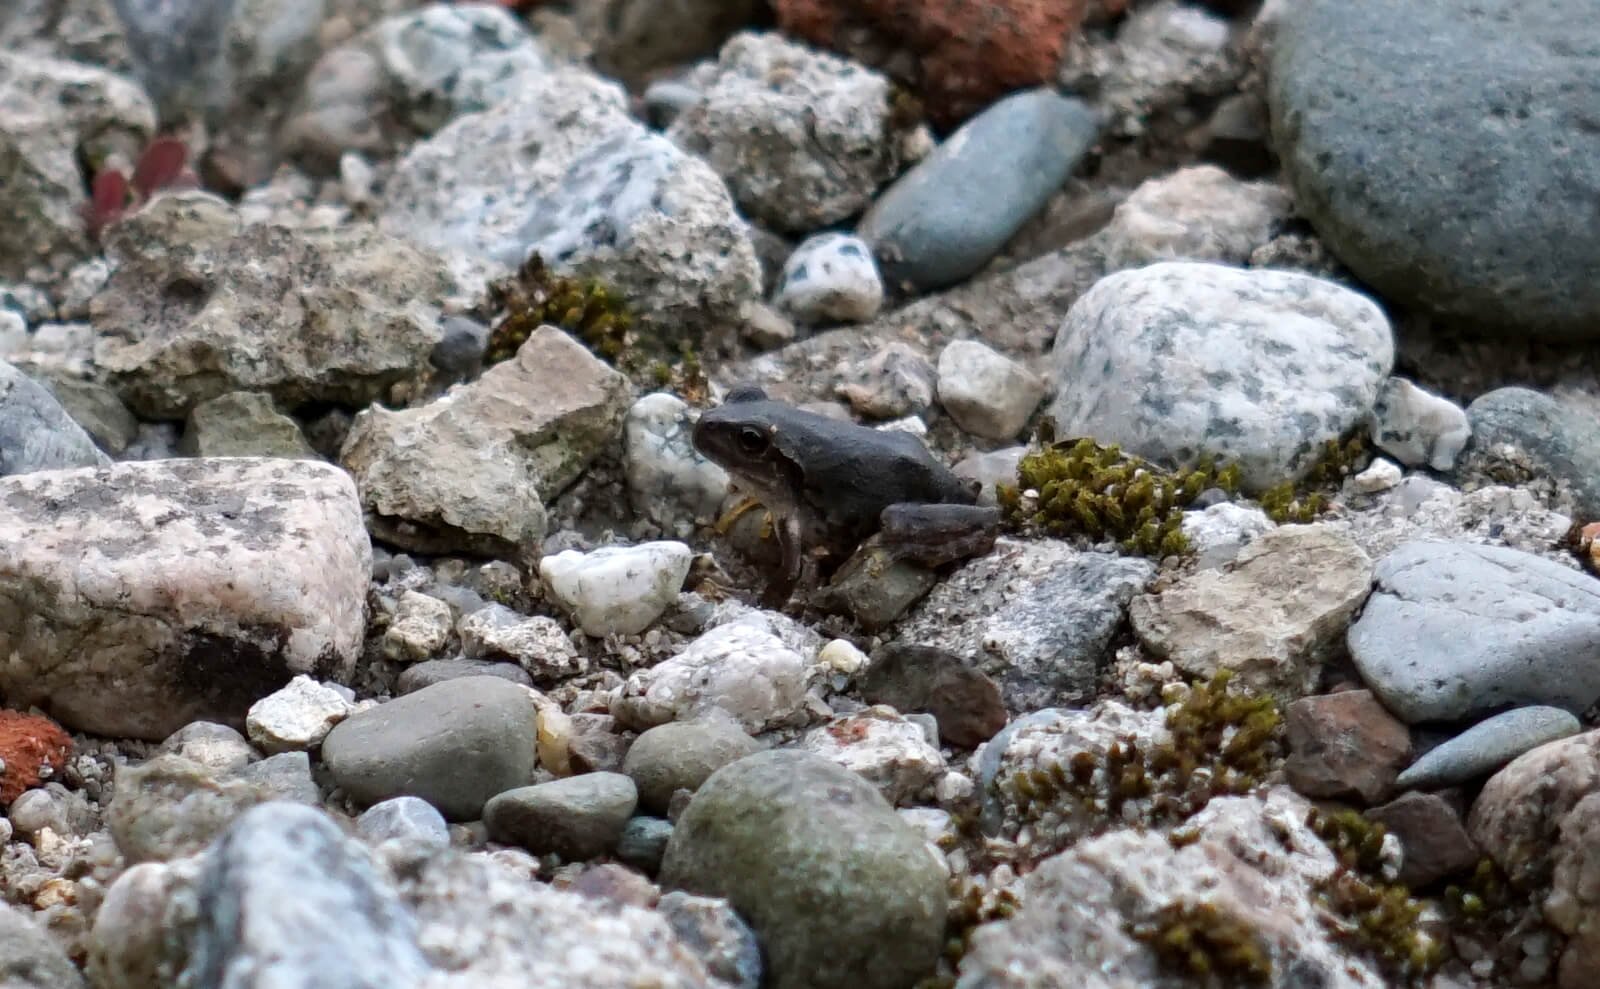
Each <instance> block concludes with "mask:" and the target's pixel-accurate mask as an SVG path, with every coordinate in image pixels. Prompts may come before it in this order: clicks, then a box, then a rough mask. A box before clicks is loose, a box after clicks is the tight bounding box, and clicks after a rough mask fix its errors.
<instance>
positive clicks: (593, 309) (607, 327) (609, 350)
mask: <svg viewBox="0 0 1600 989" xmlns="http://www.w3.org/2000/svg"><path fill="white" fill-rule="evenodd" d="M489 304H490V305H491V306H492V307H493V309H494V310H495V311H496V312H498V313H500V314H501V316H500V318H499V320H498V321H497V322H496V323H495V324H494V326H493V328H492V329H491V330H490V331H489V345H488V349H487V351H486V353H485V355H484V363H486V364H497V363H499V362H500V361H503V360H507V359H508V358H510V357H511V356H512V355H514V354H515V353H516V352H517V348H518V347H521V346H522V344H523V343H524V342H525V341H526V340H527V339H528V337H529V336H530V335H532V333H533V331H534V330H536V329H538V328H539V327H540V326H544V325H546V324H548V325H551V326H559V327H561V328H562V329H563V330H566V331H567V332H568V333H571V334H572V335H573V336H575V337H577V338H578V339H580V340H582V341H583V342H584V344H585V345H586V346H587V347H588V348H589V349H590V350H592V351H594V352H595V354H597V355H599V356H600V357H603V358H605V359H606V360H607V361H610V362H611V363H612V364H617V363H618V362H619V360H620V359H621V358H622V356H623V354H624V352H625V350H626V349H627V348H628V346H629V345H630V344H631V343H632V342H633V341H632V339H631V336H630V330H631V329H632V328H633V314H632V312H631V310H630V309H629V308H628V305H627V303H626V302H625V301H623V300H622V299H621V298H620V297H619V296H618V295H617V294H616V293H615V292H613V291H612V290H610V289H608V288H606V287H605V286H604V285H602V284H601V283H600V282H599V281H597V280H595V279H587V280H580V279H576V278H568V277H566V276H564V275H557V274H555V273H554V272H552V271H551V270H550V269H549V268H548V267H546V266H545V263H544V259H543V258H541V257H539V255H537V254H533V255H530V256H529V257H528V260H527V262H526V263H525V264H523V266H522V267H521V268H520V269H519V270H518V271H517V273H516V274H515V275H512V276H511V277H509V278H504V279H501V280H499V281H497V282H494V283H492V284H491V285H490V286H489Z"/></svg>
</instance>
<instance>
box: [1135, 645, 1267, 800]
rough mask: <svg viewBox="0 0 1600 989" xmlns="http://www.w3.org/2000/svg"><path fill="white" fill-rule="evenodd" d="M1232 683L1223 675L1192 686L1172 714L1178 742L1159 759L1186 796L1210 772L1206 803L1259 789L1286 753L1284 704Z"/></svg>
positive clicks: (1171, 728)
mask: <svg viewBox="0 0 1600 989" xmlns="http://www.w3.org/2000/svg"><path fill="white" fill-rule="evenodd" d="M1232 683H1233V671H1232V670H1226V669H1224V670H1218V671H1217V672H1216V674H1215V675H1214V676H1212V678H1211V680H1210V681H1209V682H1207V683H1196V684H1194V685H1192V686H1191V687H1190V688H1189V692H1188V694H1187V696H1185V697H1184V698H1183V700H1182V701H1181V702H1179V703H1178V704H1176V705H1174V706H1172V707H1170V708H1168V709H1167V731H1168V732H1169V733H1170V734H1171V736H1172V742H1171V745H1170V746H1169V747H1164V748H1163V750H1161V751H1160V752H1159V753H1158V755H1159V756H1160V758H1161V762H1162V768H1163V769H1165V767H1166V764H1167V763H1170V764H1171V766H1172V769H1171V771H1172V772H1173V773H1174V774H1175V775H1176V777H1177V779H1178V781H1179V782H1180V783H1181V784H1182V785H1183V787H1184V789H1185V790H1186V791H1187V790H1189V789H1192V786H1191V781H1192V780H1193V779H1194V777H1195V776H1196V775H1198V774H1199V773H1200V771H1201V770H1204V771H1205V778H1206V780H1207V785H1208V787H1209V789H1210V792H1209V793H1207V794H1205V799H1206V800H1209V799H1210V798H1211V797H1213V796H1217V795H1218V794H1220V793H1243V792H1246V791H1248V790H1251V789H1254V788H1255V787H1256V786H1257V785H1258V784H1259V783H1260V782H1261V779H1262V777H1264V776H1265V775H1266V773H1267V770H1268V769H1269V768H1270V767H1271V765H1272V762H1273V760H1274V759H1275V758H1276V757H1277V755H1278V752H1279V748H1280V740H1281V736H1282V730H1281V729H1282V725H1283V716H1282V715H1281V714H1280V713H1279V711H1278V702H1277V701H1275V700H1274V699H1273V698H1272V697H1271V696H1270V695H1265V694H1263V695H1261V696H1259V697H1258V696H1252V695H1250V694H1245V693H1242V692H1240V691H1238V690H1234V689H1230V685H1231V684H1232ZM1201 806H1204V804H1203V803H1202V804H1201ZM1199 809H1200V808H1199V807H1196V808H1195V810H1199Z"/></svg>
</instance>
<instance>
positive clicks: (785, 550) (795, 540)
mask: <svg viewBox="0 0 1600 989" xmlns="http://www.w3.org/2000/svg"><path fill="white" fill-rule="evenodd" d="M773 522H774V523H775V524H774V525H773V531H774V533H775V534H776V535H777V537H778V550H779V551H780V552H781V553H782V554H783V559H782V561H781V562H780V564H779V566H778V572H777V573H776V574H774V575H773V576H772V580H771V581H770V582H768V584H767V589H766V591H765V592H764V593H763V594H762V595H761V606H762V607H763V608H771V609H773V610H778V609H781V608H782V607H783V606H784V605H785V604H788V603H789V595H791V594H793V593H794V589H795V587H796V586H797V585H798V584H799V583H800V575H801V573H802V571H803V570H804V568H805V551H804V547H803V546H802V545H801V541H800V536H801V525H800V520H799V519H798V518H794V517H790V518H784V519H773Z"/></svg>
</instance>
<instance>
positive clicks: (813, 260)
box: [773, 233, 883, 323]
mask: <svg viewBox="0 0 1600 989" xmlns="http://www.w3.org/2000/svg"><path fill="white" fill-rule="evenodd" d="M773 302H774V303H775V304H776V305H777V306H778V307H779V308H780V309H783V310H785V311H787V312H789V313H792V314H793V315H794V317H795V319H797V320H799V321H801V322H804V323H823V322H839V323H864V322H866V321H867V320H869V319H871V318H872V317H874V316H876V315H877V314H878V309H879V307H880V306H882V305H883V279H882V278H881V277H880V276H879V275H878V264H877V262H876V261H874V260H873V259H872V248H870V247H868V246H867V244H866V242H865V241H863V240H861V239H860V238H857V237H851V236H849V235H847V234H839V233H826V234H817V235H816V236H814V237H809V238H807V239H806V240H805V241H804V242H803V243H801V245H800V246H799V247H797V248H795V249H794V253H793V254H791V255H789V260H788V261H787V262H785V263H784V266H783V273H782V274H781V275H780V276H779V277H778V288H777V291H776V292H775V294H774V297H773Z"/></svg>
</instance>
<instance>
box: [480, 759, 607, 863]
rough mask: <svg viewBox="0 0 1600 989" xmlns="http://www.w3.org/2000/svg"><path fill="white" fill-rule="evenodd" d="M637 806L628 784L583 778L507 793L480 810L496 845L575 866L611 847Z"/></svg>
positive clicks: (598, 777) (604, 778)
mask: <svg viewBox="0 0 1600 989" xmlns="http://www.w3.org/2000/svg"><path fill="white" fill-rule="evenodd" d="M638 803H639V791H638V790H637V789H635V788H634V785H633V780H630V779H629V778H628V777H626V776H623V775H622V774H621V773H588V774H586V775H583V776H571V777H568V778H567V779H564V780H555V781H553V782H550V783H537V784H534V785H533V786H522V787H517V788H516V789H513V790H507V791H505V792H504V793H501V794H499V795H497V796H495V797H494V798H493V799H492V800H490V801H489V802H488V803H487V804H485V805H484V808H483V823H484V824H485V825H486V826H487V827H488V829H489V837H490V838H491V839H493V840H495V841H498V842H502V843H504V844H508V845H520V846H522V847H523V848H526V849H527V850H528V851H530V852H533V853H534V854H535V855H543V854H545V853H546V852H554V853H555V854H557V855H559V856H561V857H562V858H563V859H566V860H567V861H569V862H577V861H583V860H585V859H591V858H594V857H595V856H597V855H603V854H605V853H606V852H608V851H610V850H611V849H613V848H614V847H616V843H617V839H618V838H620V837H621V836H622V829H623V827H624V826H625V825H626V824H627V823H628V819H629V818H631V817H632V816H633V812H634V809H635V808H636V807H637V806H638Z"/></svg>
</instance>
